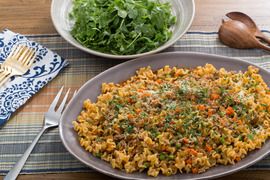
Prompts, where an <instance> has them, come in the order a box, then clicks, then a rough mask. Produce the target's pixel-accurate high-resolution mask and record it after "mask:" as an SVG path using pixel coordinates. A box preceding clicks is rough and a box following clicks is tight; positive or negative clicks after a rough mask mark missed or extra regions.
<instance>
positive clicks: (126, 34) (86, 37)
mask: <svg viewBox="0 0 270 180" xmlns="http://www.w3.org/2000/svg"><path fill="white" fill-rule="evenodd" d="M70 19H71V20H73V21H74V26H73V28H72V30H71V35H72V36H73V37H74V38H75V39H76V40H77V41H78V42H79V43H81V44H82V45H83V46H85V47H88V48H90V49H93V50H97V51H100V52H104V53H110V54H117V55H130V54H138V53H143V52H147V51H150V50H153V49H156V48H158V47H159V46H161V45H162V44H164V43H165V42H167V41H168V40H169V38H170V37H171V36H172V31H171V30H170V27H171V26H172V25H174V24H175V22H176V17H175V16H173V15H172V14H171V5H170V4H169V3H161V2H160V1H159V0H73V8H72V11H71V13H70Z"/></svg>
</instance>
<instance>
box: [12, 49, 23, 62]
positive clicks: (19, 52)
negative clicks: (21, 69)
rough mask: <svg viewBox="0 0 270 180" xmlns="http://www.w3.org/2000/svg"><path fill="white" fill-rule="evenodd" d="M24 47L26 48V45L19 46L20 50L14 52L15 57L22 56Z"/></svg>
mask: <svg viewBox="0 0 270 180" xmlns="http://www.w3.org/2000/svg"><path fill="white" fill-rule="evenodd" d="M24 48H25V46H19V47H18V50H17V51H16V52H14V54H13V56H14V59H19V57H20V56H21V54H22V52H23V49H24Z"/></svg>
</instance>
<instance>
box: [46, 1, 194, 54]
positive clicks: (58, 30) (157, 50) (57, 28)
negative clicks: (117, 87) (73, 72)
mask: <svg viewBox="0 0 270 180" xmlns="http://www.w3.org/2000/svg"><path fill="white" fill-rule="evenodd" d="M57 1H59V0H52V2H51V10H50V15H51V19H52V23H53V25H54V27H55V29H56V31H57V32H58V34H59V35H60V36H61V37H62V38H63V39H65V40H66V41H67V42H68V43H70V44H71V45H73V46H75V47H76V48H78V49H80V50H82V51H84V52H87V53H90V54H93V55H96V56H100V57H105V58H110V59H133V58H138V57H141V56H147V55H150V54H155V53H158V52H160V51H163V50H165V49H167V48H169V47H170V46H172V45H173V44H174V43H176V42H177V41H178V40H179V39H180V38H181V37H182V36H183V35H184V34H185V33H186V32H187V31H188V30H189V28H190V27H191V24H192V22H193V20H194V17H195V11H196V10H195V9H196V8H195V0H189V1H191V4H192V9H191V11H192V14H191V18H190V20H189V22H188V25H187V26H186V28H185V29H184V30H183V32H182V33H181V34H179V36H178V37H177V38H175V39H174V40H173V41H171V42H170V43H168V44H166V45H162V46H160V47H158V48H156V49H153V50H151V51H148V52H144V53H139V54H132V55H114V54H108V53H103V52H99V51H95V50H92V49H90V48H87V47H84V46H83V45H81V44H76V43H75V42H73V41H72V40H71V39H69V38H66V37H65V36H63V33H62V30H61V27H60V26H58V25H57V23H56V20H55V18H54V15H53V14H55V13H54V12H55V11H54V10H55V5H56V2H57ZM74 40H75V39H74ZM75 41H76V42H77V40H75Z"/></svg>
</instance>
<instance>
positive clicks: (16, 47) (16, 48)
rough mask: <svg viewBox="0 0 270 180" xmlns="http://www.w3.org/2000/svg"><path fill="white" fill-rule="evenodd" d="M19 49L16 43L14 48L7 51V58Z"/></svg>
mask: <svg viewBox="0 0 270 180" xmlns="http://www.w3.org/2000/svg"><path fill="white" fill-rule="evenodd" d="M18 49H19V45H16V46H15V47H14V48H12V50H11V52H10V53H9V55H8V57H7V58H10V57H11V56H13V55H14V54H15V53H17V51H18Z"/></svg>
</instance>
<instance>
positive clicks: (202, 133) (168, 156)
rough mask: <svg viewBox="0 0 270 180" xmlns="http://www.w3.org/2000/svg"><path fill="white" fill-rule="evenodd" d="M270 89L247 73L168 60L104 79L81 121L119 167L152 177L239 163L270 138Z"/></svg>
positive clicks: (91, 145)
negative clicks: (156, 67)
mask: <svg viewBox="0 0 270 180" xmlns="http://www.w3.org/2000/svg"><path fill="white" fill-rule="evenodd" d="M269 111H270V90H269V88H268V86H267V84H266V83H265V82H264V81H263V79H262V77H261V76H260V75H259V74H258V69H257V68H255V67H253V66H249V67H248V69H247V71H246V72H241V71H239V72H235V71H226V70H225V69H224V68H221V69H216V68H215V67H214V66H213V65H211V64H206V65H205V66H198V67H196V68H192V69H191V68H179V67H169V66H164V67H163V68H161V69H159V70H157V71H152V70H151V67H143V68H140V69H139V70H137V72H136V75H134V76H132V77H130V79H128V80H126V81H125V82H122V83H112V82H110V83H103V84H102V92H101V94H100V95H99V96H98V98H97V101H96V102H95V103H94V102H91V101H90V100H89V99H87V100H85V102H84V104H83V110H82V111H81V113H80V115H79V116H78V117H77V119H76V120H75V121H73V125H74V129H75V131H76V132H77V133H78V137H79V141H80V144H81V146H82V147H83V148H85V149H86V150H87V151H89V152H90V153H92V154H93V155H94V156H96V157H98V158H100V159H102V160H105V161H107V162H109V163H110V164H111V166H112V167H113V168H117V169H122V170H125V171H126V172H127V173H132V172H136V171H139V172H142V171H145V172H147V174H148V175H149V176H157V175H158V174H159V173H162V174H164V175H166V176H169V175H173V174H176V173H178V172H180V173H202V172H205V171H206V170H207V169H209V168H211V167H213V166H216V165H218V164H222V165H229V164H235V163H237V162H238V161H240V160H241V159H243V158H244V157H245V156H246V155H247V153H248V152H249V151H252V150H254V149H256V148H260V147H261V146H262V145H263V143H264V142H265V141H266V140H267V139H268V138H269V137H270V125H269V123H270V120H269V118H270V114H269Z"/></svg>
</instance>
